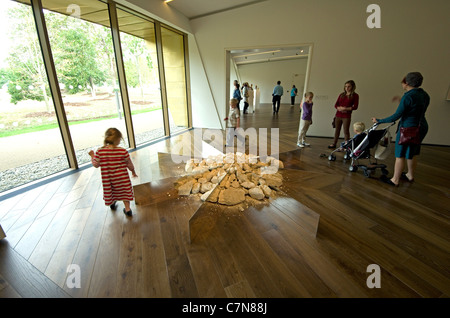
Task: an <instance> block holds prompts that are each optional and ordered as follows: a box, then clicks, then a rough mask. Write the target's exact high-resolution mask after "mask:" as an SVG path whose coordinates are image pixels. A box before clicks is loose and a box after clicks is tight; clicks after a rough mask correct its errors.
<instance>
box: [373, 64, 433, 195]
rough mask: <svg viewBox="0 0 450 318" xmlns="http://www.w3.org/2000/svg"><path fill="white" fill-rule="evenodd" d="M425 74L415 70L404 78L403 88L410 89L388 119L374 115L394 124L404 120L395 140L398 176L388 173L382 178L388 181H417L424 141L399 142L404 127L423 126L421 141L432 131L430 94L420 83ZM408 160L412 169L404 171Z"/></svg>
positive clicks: (381, 120)
mask: <svg viewBox="0 0 450 318" xmlns="http://www.w3.org/2000/svg"><path fill="white" fill-rule="evenodd" d="M422 81H423V76H422V74H420V73H419V72H411V73H408V75H406V76H405V77H404V78H403V80H402V87H403V89H404V90H405V91H406V93H405V94H404V95H403V97H402V98H401V100H400V104H399V105H398V108H397V110H396V112H395V113H394V114H393V115H391V116H389V117H386V118H383V119H377V118H372V121H373V122H374V123H390V122H394V121H396V120H398V119H400V121H399V123H398V127H397V137H396V140H395V165H394V175H393V176H392V178H391V179H389V178H388V177H386V176H384V175H383V177H382V178H381V180H382V181H384V182H386V183H387V184H390V185H393V186H398V184H399V182H400V180H401V179H402V180H406V181H409V182H412V181H414V172H415V169H416V166H417V155H419V154H420V144H418V145H415V144H409V145H399V144H398V142H399V139H400V127H417V126H419V125H420V130H419V136H420V142H422V140H423V139H424V138H425V136H426V134H427V132H428V123H427V120H426V119H425V112H426V110H427V108H428V105H429V104H430V96H429V95H428V94H427V92H425V91H424V90H423V89H422V88H420V86H421V85H422ZM405 161H406V165H407V168H408V172H407V173H404V172H403V169H404V168H405Z"/></svg>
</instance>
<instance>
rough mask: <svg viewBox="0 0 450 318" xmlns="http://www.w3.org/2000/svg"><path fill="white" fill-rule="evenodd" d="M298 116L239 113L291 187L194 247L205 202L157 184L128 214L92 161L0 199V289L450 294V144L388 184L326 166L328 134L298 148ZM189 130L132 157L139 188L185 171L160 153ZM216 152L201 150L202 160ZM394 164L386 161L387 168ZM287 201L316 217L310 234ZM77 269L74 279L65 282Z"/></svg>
mask: <svg viewBox="0 0 450 318" xmlns="http://www.w3.org/2000/svg"><path fill="white" fill-rule="evenodd" d="M298 115H299V114H298V109H293V108H290V107H289V106H288V105H282V107H281V110H280V114H279V115H278V117H274V116H273V115H272V112H271V107H270V105H262V106H261V109H260V110H258V111H257V112H256V113H254V114H248V115H244V117H243V120H242V124H243V127H245V128H247V127H255V128H259V127H264V128H271V127H277V128H280V144H279V151H280V158H281V159H282V160H283V161H284V162H285V165H286V170H285V171H284V172H283V173H284V175H285V176H286V178H287V179H288V181H289V182H286V186H285V188H284V190H285V191H286V193H287V196H286V197H284V198H283V197H282V198H280V199H279V200H277V201H276V202H273V203H272V204H269V205H262V206H249V208H248V209H246V210H245V211H242V212H240V213H228V214H226V213H222V214H221V217H219V218H217V220H216V224H215V225H214V227H213V228H211V229H208V231H209V232H208V233H209V235H208V236H207V237H206V238H204V239H202V240H200V241H198V242H194V243H192V244H190V243H189V228H188V222H189V219H190V217H191V216H192V215H193V214H194V213H195V211H196V210H197V209H198V208H199V206H201V202H199V201H195V200H189V199H188V198H184V197H178V196H177V193H176V192H175V191H173V189H172V190H171V189H168V190H166V191H163V192H160V193H156V192H154V194H153V196H152V197H151V199H152V201H151V202H148V204H145V205H139V204H137V203H136V202H133V203H132V209H133V210H134V212H135V215H134V216H133V217H132V218H127V217H125V215H124V214H123V213H122V212H121V209H122V206H119V209H118V210H117V211H115V212H113V211H111V210H110V209H109V208H107V207H105V206H104V203H103V200H102V187H101V183H100V171H99V170H98V169H94V168H92V167H90V168H86V169H83V170H80V171H78V172H76V173H73V174H71V175H69V176H65V177H63V178H60V179H57V180H53V181H51V182H48V183H46V184H44V185H41V186H37V187H33V188H31V189H30V190H28V191H26V192H23V193H19V194H17V195H15V196H12V197H8V198H6V199H4V198H3V199H2V198H0V199H2V201H0V224H1V225H2V227H3V229H4V230H5V232H6V234H7V238H6V239H3V240H1V241H0V297H44V298H45V297H52V298H53V297H157V298H177V297H186V298H205V297H211V298H219V297H220V298H222V297H239V298H240V297H256V298H271V297H274V298H297V297H313V298H318V297H320V298H328V297H337V298H344V297H345V298H347V297H350V298H353V297H358V298H360V297H364V298H365V297H368V298H375V297H377V298H378V297H383V298H384V297H386V298H399V297H402V298H405V297H406V298H415V297H423V298H440V297H449V296H450V191H449V189H450V181H449V180H450V171H449V169H448V162H450V148H449V147H437V146H423V150H422V154H421V155H420V157H419V165H418V168H417V175H416V181H415V182H414V183H411V184H410V183H406V182H404V183H402V184H401V185H400V187H398V188H394V187H391V186H389V185H386V184H384V183H382V182H380V181H379V180H378V178H379V175H380V174H379V172H377V173H376V174H374V175H372V176H371V177H370V178H368V177H365V176H364V175H363V173H362V172H361V171H357V172H350V171H349V170H348V167H349V162H345V161H344V160H343V156H342V153H337V160H336V161H334V162H331V161H328V159H327V158H326V157H324V156H321V154H325V155H328V154H329V150H328V149H327V147H326V146H327V145H328V144H329V143H330V139H329V138H311V137H310V138H308V142H309V143H311V147H308V148H304V149H298V148H297V147H296V141H297V130H298ZM186 134H189V135H192V131H191V132H187V133H186ZM183 135H184V134H183ZM183 135H179V136H175V137H172V138H171V139H168V140H165V141H162V142H159V143H157V144H154V145H150V146H148V147H144V148H141V149H139V150H137V151H134V152H132V153H131V157H132V160H133V161H134V163H135V166H136V168H137V174H138V175H139V178H138V179H134V180H133V183H134V184H135V185H136V186H137V185H142V184H146V183H149V184H151V185H153V186H155V187H157V186H158V183H161V184H162V183H163V180H167V178H171V177H176V176H179V175H182V174H183V168H184V166H183V164H182V163H180V164H175V163H173V162H172V163H171V164H168V162H167V158H168V156H169V155H168V154H170V153H172V151H173V149H178V148H177V147H176V145H177V142H179V140H181V138H182V137H183ZM214 151H216V150H215V149H214V148H213V147H212V146H211V145H208V144H207V143H205V144H204V145H203V153H204V154H205V155H208V154H210V153H214ZM393 160H394V159H393V157H392V156H391V157H389V158H388V159H387V160H386V161H385V162H384V163H386V164H387V166H388V170H389V171H390V173H392V167H393ZM292 200H294V201H292ZM295 202H298V203H299V204H301V206H303V207H304V209H305V211H312V212H314V213H317V214H318V215H320V221H319V226H318V232H317V235H316V236H315V237H314V235H310V233H309V232H308V231H305V230H304V228H302V226H301V221H298V220H297V217H298V212H299V210H298V205H296V203H295ZM144 207H145V208H144ZM212 212H214V211H212ZM71 264H76V265H78V266H79V268H80V274H81V275H80V283H81V284H80V287H81V288H69V286H68V284H67V282H68V280H70V277H72V276H70V275H71V274H72V271H69V272H68V271H67V268H68V266H69V265H71ZM370 264H377V265H379V266H380V268H381V276H380V277H381V278H380V281H381V288H369V287H368V286H367V284H366V282H367V279H368V277H369V275H370V274H371V272H370V273H368V272H367V267H368V266H369V265H370Z"/></svg>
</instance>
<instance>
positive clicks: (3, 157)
mask: <svg viewBox="0 0 450 318" xmlns="http://www.w3.org/2000/svg"><path fill="white" fill-rule="evenodd" d="M22 2H24V3H18V2H14V1H9V0H8V1H2V3H1V8H0V24H1V28H0V43H1V46H2V48H1V50H0V149H2V151H1V152H0V192H2V191H5V190H8V189H11V188H14V187H17V186H19V185H22V184H25V183H28V182H30V181H34V180H37V179H40V178H42V177H46V176H48V175H51V174H53V173H56V172H59V171H62V170H64V169H67V168H68V167H69V166H68V161H67V157H66V153H65V149H64V145H63V142H62V137H61V133H60V130H59V127H58V120H57V117H56V115H55V108H54V104H53V100H52V95H51V92H50V89H49V85H48V79H47V73H46V70H45V67H44V62H43V59H42V53H41V48H40V44H39V40H38V36H37V32H36V26H35V22H34V18H33V14H32V10H31V7H30V5H27V4H26V1H22Z"/></svg>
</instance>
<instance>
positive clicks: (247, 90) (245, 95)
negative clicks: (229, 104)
mask: <svg viewBox="0 0 450 318" xmlns="http://www.w3.org/2000/svg"><path fill="white" fill-rule="evenodd" d="M254 96H255V94H254V91H253V84H251V85H249V84H248V82H245V83H244V84H242V87H241V86H240V84H239V82H238V81H237V80H234V91H233V98H234V99H236V100H237V109H238V110H239V111H240V109H241V108H240V103H241V100H244V114H248V107H249V106H250V105H253V98H254Z"/></svg>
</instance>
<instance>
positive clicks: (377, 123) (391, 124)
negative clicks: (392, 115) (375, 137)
mask: <svg viewBox="0 0 450 318" xmlns="http://www.w3.org/2000/svg"><path fill="white" fill-rule="evenodd" d="M380 124H382V123H379V122H376V123H374V124H373V125H372V127H370V128H369V129H368V130H374V129H377V127H378V126H379V125H380ZM394 125H395V121H393V122H392V123H390V124H389V125H388V126H386V128H389V127H391V126H394Z"/></svg>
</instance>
